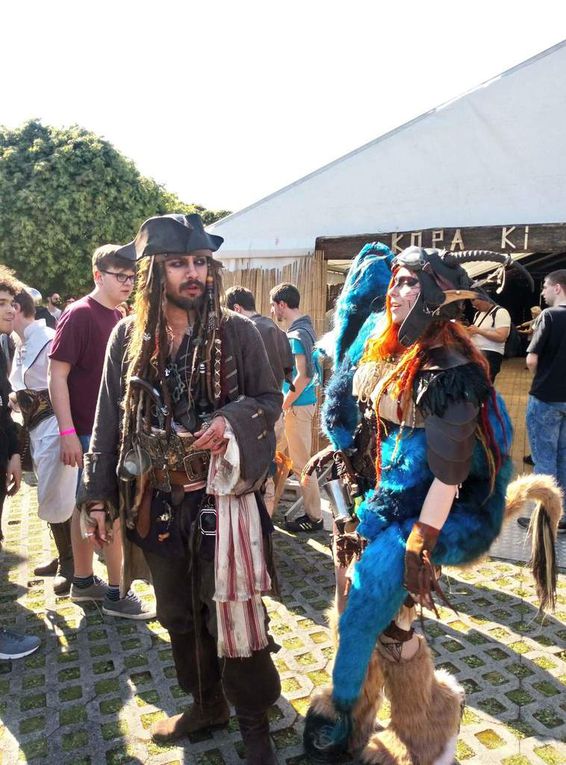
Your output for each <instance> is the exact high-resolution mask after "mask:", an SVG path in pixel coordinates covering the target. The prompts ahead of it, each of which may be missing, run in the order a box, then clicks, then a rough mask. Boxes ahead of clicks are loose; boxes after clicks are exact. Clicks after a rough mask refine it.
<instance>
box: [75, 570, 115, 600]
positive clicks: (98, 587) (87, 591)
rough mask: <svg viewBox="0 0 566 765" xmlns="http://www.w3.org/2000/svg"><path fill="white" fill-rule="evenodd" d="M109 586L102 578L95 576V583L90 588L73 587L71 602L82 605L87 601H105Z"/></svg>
mask: <svg viewBox="0 0 566 765" xmlns="http://www.w3.org/2000/svg"><path fill="white" fill-rule="evenodd" d="M107 591H108V585H107V584H106V582H105V581H103V580H102V579H100V577H98V576H95V577H94V582H93V583H92V584H91V585H90V586H89V587H77V585H76V584H72V585H71V600H72V601H73V602H74V603H82V602H83V601H85V600H104V597H105V595H106V592H107Z"/></svg>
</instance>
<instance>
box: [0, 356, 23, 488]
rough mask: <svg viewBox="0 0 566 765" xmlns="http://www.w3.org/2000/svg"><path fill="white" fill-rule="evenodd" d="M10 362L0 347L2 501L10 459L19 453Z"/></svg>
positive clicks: (0, 470)
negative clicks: (12, 399)
mask: <svg viewBox="0 0 566 765" xmlns="http://www.w3.org/2000/svg"><path fill="white" fill-rule="evenodd" d="M10 391H11V387H10V383H9V381H8V360H7V358H6V356H5V355H4V351H3V350H2V348H1V347H0V501H1V500H2V498H3V496H4V494H5V492H6V467H7V465H8V461H9V460H10V458H11V457H12V456H13V455H14V454H17V453H18V452H19V450H20V449H19V446H18V433H17V426H16V423H15V422H14V421H13V420H12V417H11V415H10V412H11V410H10V408H9V406H8V396H9V395H10Z"/></svg>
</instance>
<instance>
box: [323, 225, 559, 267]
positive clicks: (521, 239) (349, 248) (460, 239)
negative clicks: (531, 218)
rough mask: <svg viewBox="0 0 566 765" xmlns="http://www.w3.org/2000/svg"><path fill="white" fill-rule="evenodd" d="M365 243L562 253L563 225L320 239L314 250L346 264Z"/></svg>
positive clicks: (395, 249)
mask: <svg viewBox="0 0 566 765" xmlns="http://www.w3.org/2000/svg"><path fill="white" fill-rule="evenodd" d="M367 242H382V243H383V244H386V245H387V246H388V247H390V248H391V249H392V250H393V252H395V253H397V252H401V250H403V249H405V247H410V246H411V245H417V246H419V247H437V248H438V249H446V250H454V251H456V252H457V251H459V250H493V251H495V252H504V253H508V254H513V253H514V252H516V253H518V252H564V251H566V223H540V224H538V223H537V224H532V223H531V224H528V225H526V224H521V223H515V224H509V225H506V226H473V227H464V226H463V227H461V228H440V227H439V228H427V229H421V230H419V231H394V232H381V233H380V232H377V233H370V234H357V235H355V236H336V237H328V236H321V237H318V238H317V240H316V249H317V250H323V251H324V257H325V259H326V260H350V259H351V258H354V257H355V256H356V255H357V254H358V252H359V251H360V250H361V248H362V247H363V245H364V244H366V243H367Z"/></svg>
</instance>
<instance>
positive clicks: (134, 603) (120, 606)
mask: <svg viewBox="0 0 566 765" xmlns="http://www.w3.org/2000/svg"><path fill="white" fill-rule="evenodd" d="M102 613H103V614H107V616H121V617H122V619H155V608H152V607H149V606H146V605H145V604H144V603H143V601H142V600H141V599H140V598H138V596H137V595H136V593H135V592H132V591H131V590H130V591H129V592H128V594H127V595H126V596H125V597H124V598H120V600H109V599H108V598H104V605H103V606H102Z"/></svg>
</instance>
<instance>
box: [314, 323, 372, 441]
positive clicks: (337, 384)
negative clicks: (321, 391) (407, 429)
mask: <svg viewBox="0 0 566 765" xmlns="http://www.w3.org/2000/svg"><path fill="white" fill-rule="evenodd" d="M383 315H384V314H383V312H382V313H372V314H370V316H369V317H368V318H367V319H366V321H365V323H364V325H363V327H362V328H361V330H360V331H359V333H358V336H357V337H356V338H355V340H354V342H353V343H352V345H351V346H350V350H349V352H348V353H347V354H346V356H345V357H344V358H343V360H342V362H341V363H340V365H339V366H338V368H337V369H336V371H335V372H334V373H333V375H332V377H331V378H330V382H329V383H328V385H327V387H326V391H325V398H324V403H323V405H322V416H321V420H322V429H323V432H324V433H325V435H326V437H327V438H328V440H329V441H330V443H331V444H332V445H333V446H334V448H335V449H350V448H351V447H352V446H353V445H354V433H355V430H356V428H357V426H358V423H359V421H360V412H359V408H358V402H357V401H356V398H355V397H354V396H353V394H352V383H353V380H354V374H355V372H356V368H357V366H358V363H359V361H360V359H361V357H362V354H363V352H364V348H365V345H366V342H367V340H368V338H369V337H371V335H373V334H374V332H375V331H376V328H377V326H378V324H379V322H380V321H381V319H382V317H383Z"/></svg>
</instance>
